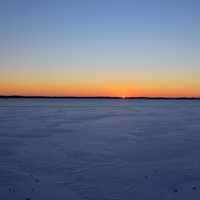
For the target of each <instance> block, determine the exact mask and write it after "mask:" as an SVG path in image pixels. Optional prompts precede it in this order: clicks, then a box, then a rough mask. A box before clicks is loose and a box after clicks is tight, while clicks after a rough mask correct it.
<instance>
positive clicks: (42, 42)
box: [0, 0, 200, 97]
mask: <svg viewBox="0 0 200 200" xmlns="http://www.w3.org/2000/svg"><path fill="white" fill-rule="evenodd" d="M199 10H200V1H198V0H151V1H150V0H136V1H134V0H56V1H55V0H1V1H0V94H1V95H42V96H152V97H156V96H168V97H178V96H186V97H191V96H193V97H200V78H199V77H200V26H199V22H200V12H199Z"/></svg>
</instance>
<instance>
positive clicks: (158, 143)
mask: <svg viewBox="0 0 200 200" xmlns="http://www.w3.org/2000/svg"><path fill="white" fill-rule="evenodd" d="M0 199H1V200H13V199H14V200H23V199H24V200H25V199H27V200H28V199H30V200H34V199H36V200H46V199H48V200H56V199H58V200H66V199H69V200H151V199H152V200H179V199H180V200H188V199H192V200H197V199H198V200H199V199H200V102H199V101H166V100H164V101H158V100H157V101H142V100H137V101H136V100H66V99H49V100H48V99H7V100H6V99H1V100H0Z"/></svg>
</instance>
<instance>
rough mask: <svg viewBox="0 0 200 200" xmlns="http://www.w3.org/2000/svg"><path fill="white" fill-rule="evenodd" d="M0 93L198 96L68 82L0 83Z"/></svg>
mask: <svg viewBox="0 0 200 200" xmlns="http://www.w3.org/2000/svg"><path fill="white" fill-rule="evenodd" d="M0 95H22V96H113V97H115V96H116V97H121V98H123V99H125V98H126V97H131V96H133V97H137V96H148V97H183V96H184V97H199V96H200V93H199V91H198V90H197V89H196V88H190V87H188V88H187V87H185V88H180V87H177V88H173V87H162V86H159V87H158V85H152V86H151V87H150V86H148V87H147V86H146V87H145V86H143V87H142V86H132V85H128V84H127V85H125V84H124V85H113V84H110V85H109V84H102V85H98V84H97V85H95V84H94V85H90V84H85V85H84V84H81V85H70V84H63V85H62V84H55V85H54V84H28V83H27V84H25V83H24V84H22V83H20V84H19V83H18V84H4V85H2V84H1V85H0Z"/></svg>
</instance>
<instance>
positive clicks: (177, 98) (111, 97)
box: [0, 95, 200, 100]
mask: <svg viewBox="0 0 200 200" xmlns="http://www.w3.org/2000/svg"><path fill="white" fill-rule="evenodd" d="M0 98H46V99H48V98H49V99H54V98H55V99H141V100H142V99H144V100H148V99H149V100H165V99H166V100H200V97H186V96H180V97H179V96H177V97H169V96H158V97H151V96H41V95H39V96H38V95H0Z"/></svg>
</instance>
